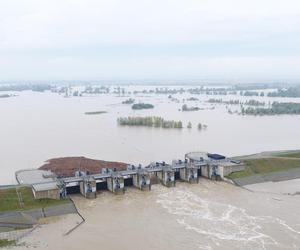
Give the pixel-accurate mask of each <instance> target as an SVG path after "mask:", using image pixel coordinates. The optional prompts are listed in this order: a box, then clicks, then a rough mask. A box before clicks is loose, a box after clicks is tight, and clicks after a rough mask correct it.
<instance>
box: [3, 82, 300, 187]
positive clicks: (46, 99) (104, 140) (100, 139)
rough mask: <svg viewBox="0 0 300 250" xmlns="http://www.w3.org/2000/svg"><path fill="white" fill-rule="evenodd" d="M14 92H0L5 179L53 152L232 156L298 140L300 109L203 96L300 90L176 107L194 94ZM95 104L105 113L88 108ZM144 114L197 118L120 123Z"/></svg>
mask: <svg viewBox="0 0 300 250" xmlns="http://www.w3.org/2000/svg"><path fill="white" fill-rule="evenodd" d="M144 88H145V89H154V88H155V87H149V86H148V87H147V86H131V87H130V88H129V89H130V90H131V91H133V90H136V89H140V90H141V89H144ZM171 88H173V87H171ZM177 88H178V87H177ZM179 88H180V87H179ZM16 94H18V95H19V96H17V97H11V98H3V99H1V100H0V116H1V123H0V138H1V140H0V154H1V157H0V171H1V174H0V184H11V183H14V182H15V178H14V172H15V171H17V170H19V169H24V168H37V167H39V166H40V165H42V164H43V162H44V161H45V160H47V159H50V158H53V157H63V156H86V157H92V158H96V159H102V160H112V161H115V160H116V161H124V162H127V163H135V164H138V163H142V164H148V163H149V162H151V161H163V160H164V161H172V159H176V158H177V159H178V158H183V156H184V154H185V153H186V152H188V151H199V150H203V151H210V152H217V153H222V154H225V155H229V156H230V155H241V154H251V153H256V152H260V151H264V150H278V149H298V148H300V140H299V138H300V130H299V124H300V116H297V115H296V116H293V115H282V116H265V117H251V116H239V115H230V114H228V113H227V111H226V108H225V105H212V104H209V103H207V102H205V101H206V100H208V99H209V98H222V99H223V100H225V99H226V100H230V99H239V100H244V101H245V100H248V99H257V100H259V101H265V102H267V103H268V102H269V101H299V100H298V99H295V98H294V99H293V98H291V99H289V98H286V99H284V98H268V97H248V98H246V97H241V96H230V95H228V96H212V95H210V96H206V95H194V97H196V98H199V101H189V102H187V101H185V103H186V104H187V105H188V106H199V107H201V108H204V110H199V111H195V112H181V111H178V110H179V109H180V108H181V107H182V105H183V104H184V103H183V99H187V98H188V97H191V95H188V94H183V95H180V94H177V95H173V97H175V98H178V99H179V100H180V103H175V102H172V101H171V100H170V99H169V98H168V95H149V94H139V95H132V96H131V97H132V98H134V99H135V100H136V102H146V103H151V104H154V105H155V108H154V109H151V110H132V109H131V106H130V105H124V104H121V103H122V101H124V100H126V99H128V98H129V96H117V95H115V94H109V95H98V96H97V95H95V96H90V97H70V98H64V97H63V96H61V95H58V94H55V93H49V92H45V93H37V92H31V91H24V92H20V93H16ZM213 106H216V107H215V109H214V110H212V109H211V108H212V107H213ZM90 111H107V113H106V114H100V115H85V114H84V113H85V112H90ZM146 115H155V116H162V117H164V118H165V119H168V120H169V119H170V120H182V122H183V125H184V126H187V123H188V122H189V121H191V122H192V124H193V128H192V129H190V130H189V129H187V128H184V129H182V130H177V129H160V128H145V127H120V126H118V125H117V121H116V120H117V118H118V117H120V116H146ZM199 122H201V123H203V124H206V125H208V128H207V130H205V131H198V129H197V124H198V123H199Z"/></svg>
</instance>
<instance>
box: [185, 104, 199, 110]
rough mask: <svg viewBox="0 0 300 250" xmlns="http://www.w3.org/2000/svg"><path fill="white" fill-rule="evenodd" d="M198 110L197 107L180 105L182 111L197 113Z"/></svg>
mask: <svg viewBox="0 0 300 250" xmlns="http://www.w3.org/2000/svg"><path fill="white" fill-rule="evenodd" d="M198 110H200V108H199V107H188V106H187V105H186V104H184V105H182V111H183V112H185V111H198Z"/></svg>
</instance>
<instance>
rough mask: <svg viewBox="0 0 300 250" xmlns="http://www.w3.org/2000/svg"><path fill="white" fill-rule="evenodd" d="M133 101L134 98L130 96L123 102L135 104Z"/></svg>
mask: <svg viewBox="0 0 300 250" xmlns="http://www.w3.org/2000/svg"><path fill="white" fill-rule="evenodd" d="M133 103H134V99H132V98H129V99H127V100H125V101H123V102H122V104H133Z"/></svg>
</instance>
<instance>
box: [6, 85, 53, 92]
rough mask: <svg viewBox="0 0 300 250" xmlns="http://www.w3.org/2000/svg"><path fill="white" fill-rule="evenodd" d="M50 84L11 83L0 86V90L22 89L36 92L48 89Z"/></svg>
mask: <svg viewBox="0 0 300 250" xmlns="http://www.w3.org/2000/svg"><path fill="white" fill-rule="evenodd" d="M50 89H51V86H50V85H46V84H33V85H32V84H23V85H22V84H12V85H6V86H1V87H0V91H24V90H32V91H37V92H44V91H45V90H50Z"/></svg>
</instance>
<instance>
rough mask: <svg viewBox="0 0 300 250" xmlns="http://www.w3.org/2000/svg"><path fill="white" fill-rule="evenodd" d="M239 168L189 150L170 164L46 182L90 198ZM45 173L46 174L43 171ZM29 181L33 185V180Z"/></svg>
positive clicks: (215, 176) (62, 192) (20, 175)
mask: <svg viewBox="0 0 300 250" xmlns="http://www.w3.org/2000/svg"><path fill="white" fill-rule="evenodd" d="M243 167H244V164H243V163H241V162H239V161H237V160H231V159H229V158H226V157H224V156H221V155H218V154H208V153H203V152H192V153H188V154H186V155H185V160H184V161H182V160H174V161H172V163H171V164H166V163H165V162H153V163H151V164H149V165H148V166H144V167H142V166H141V165H139V166H134V165H128V167H127V169H126V170H121V171H117V170H116V169H109V168H102V171H101V173H98V174H89V173H88V172H85V171H76V173H75V176H73V177H68V178H54V177H53V178H52V179H51V181H50V182H51V184H55V187H56V189H55V191H56V192H58V197H64V196H66V195H68V194H74V193H81V194H82V195H83V196H84V197H86V198H88V199H93V198H96V197H97V191H101V190H109V191H111V192H112V193H114V194H124V193H125V191H126V187H128V186H133V187H135V188H138V189H140V190H142V191H149V190H151V185H152V184H156V183H161V184H162V185H164V186H166V187H174V186H175V185H176V181H177V180H180V181H184V182H188V183H191V184H192V183H198V182H199V177H206V178H208V179H212V180H222V179H223V178H224V175H229V174H230V173H231V172H235V171H241V170H242V169H243ZM32 171H34V170H24V171H18V172H17V173H16V178H17V180H18V182H19V183H23V184H24V183H26V182H27V181H26V180H27V179H26V178H27V177H28V176H29V175H31V173H32ZM38 171H40V172H38V173H35V174H39V175H40V182H39V184H40V183H43V184H45V186H49V180H48V179H46V178H45V177H44V176H45V175H44V174H45V173H44V172H43V171H41V170H38ZM47 174H49V173H48V172H47ZM30 184H31V185H32V187H33V186H34V184H35V183H30ZM52 186H54V185H51V187H52ZM42 191H43V192H44V191H45V190H44V189H43V190H42ZM42 191H41V192H42Z"/></svg>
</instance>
